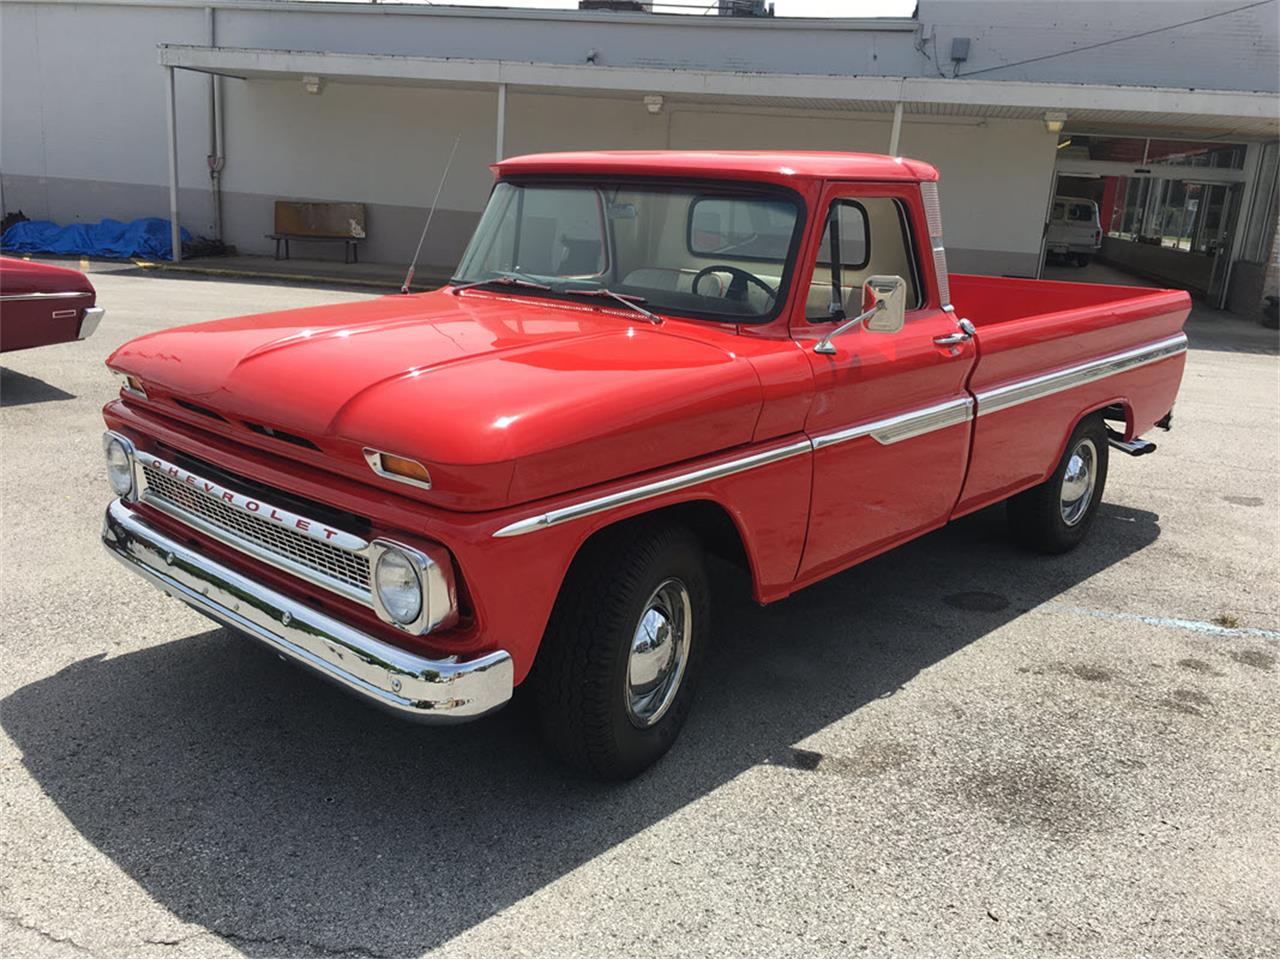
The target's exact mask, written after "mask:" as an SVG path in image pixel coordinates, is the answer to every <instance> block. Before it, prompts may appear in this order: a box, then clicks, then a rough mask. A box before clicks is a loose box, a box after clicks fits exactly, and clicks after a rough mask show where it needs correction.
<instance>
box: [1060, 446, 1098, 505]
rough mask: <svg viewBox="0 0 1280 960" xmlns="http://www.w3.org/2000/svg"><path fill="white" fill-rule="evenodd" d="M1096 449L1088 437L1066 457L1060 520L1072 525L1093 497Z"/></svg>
mask: <svg viewBox="0 0 1280 960" xmlns="http://www.w3.org/2000/svg"><path fill="white" fill-rule="evenodd" d="M1097 467H1098V449H1097V447H1095V446H1094V445H1093V441H1092V440H1089V439H1087V438H1086V439H1084V440H1081V441H1080V442H1079V443H1077V444H1076V446H1075V449H1074V450H1072V451H1071V456H1069V457H1067V469H1066V472H1065V473H1064V474H1063V475H1062V494H1061V498H1062V502H1061V504H1060V506H1061V509H1062V520H1063V522H1064V523H1065V524H1066V525H1067V526H1068V527H1074V526H1075V525H1076V524H1077V523H1079V522H1080V520H1081V519H1082V518H1083V517H1084V515H1085V512H1086V511H1087V510H1088V509H1089V501H1091V500H1092V499H1093V485H1094V480H1095V478H1096V477H1097V474H1098V470H1097Z"/></svg>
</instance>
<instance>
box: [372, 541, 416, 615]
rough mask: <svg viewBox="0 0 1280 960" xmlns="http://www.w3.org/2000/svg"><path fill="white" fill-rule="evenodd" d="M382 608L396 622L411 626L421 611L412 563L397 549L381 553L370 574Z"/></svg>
mask: <svg viewBox="0 0 1280 960" xmlns="http://www.w3.org/2000/svg"><path fill="white" fill-rule="evenodd" d="M373 581H374V586H375V587H376V588H377V591H378V599H379V600H380V601H382V608H383V609H384V610H386V611H387V614H388V615H389V616H390V617H391V619H393V620H395V621H396V623H413V621H415V620H417V619H418V614H419V613H421V612H422V583H421V582H420V581H419V580H418V571H417V570H415V569H414V567H413V563H411V562H410V560H409V558H408V557H406V556H405V555H404V554H403V553H401V552H400V551H399V550H394V549H387V550H384V551H383V552H382V553H381V554H380V555H379V557H378V564H377V566H376V567H375V569H374V571H373Z"/></svg>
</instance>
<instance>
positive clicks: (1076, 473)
mask: <svg viewBox="0 0 1280 960" xmlns="http://www.w3.org/2000/svg"><path fill="white" fill-rule="evenodd" d="M1107 454H1108V446H1107V428H1106V425H1105V424H1104V423H1103V421H1102V417H1101V416H1098V415H1094V416H1091V417H1088V418H1086V419H1085V420H1082V421H1081V422H1080V424H1079V425H1078V426H1077V427H1076V429H1075V431H1074V432H1073V433H1072V434H1071V439H1070V440H1068V441H1067V448H1066V451H1065V452H1064V453H1063V455H1062V459H1061V460H1059V461H1058V466H1057V468H1056V469H1055V470H1054V471H1053V474H1052V475H1051V476H1050V477H1049V479H1048V480H1046V481H1045V482H1044V483H1042V484H1040V485H1039V486H1035V487H1032V488H1031V489H1030V490H1026V491H1024V492H1022V493H1020V494H1018V495H1017V496H1014V497H1011V498H1010V499H1009V503H1008V514H1009V529H1010V532H1011V533H1012V534H1013V536H1014V538H1015V539H1016V540H1017V541H1018V542H1020V543H1021V544H1022V545H1023V546H1025V547H1028V548H1030V549H1032V550H1036V551H1039V552H1040V553H1065V552H1066V551H1068V550H1071V549H1072V548H1074V547H1075V546H1077V545H1078V544H1079V543H1080V541H1081V540H1083V539H1084V538H1085V536H1086V535H1087V534H1088V532H1089V528H1090V527H1091V526H1092V525H1093V519H1094V517H1095V516H1096V515H1097V512H1098V505H1099V504H1100V503H1101V502H1102V491H1103V489H1104V488H1105V487H1106V483H1107V460H1108V457H1107Z"/></svg>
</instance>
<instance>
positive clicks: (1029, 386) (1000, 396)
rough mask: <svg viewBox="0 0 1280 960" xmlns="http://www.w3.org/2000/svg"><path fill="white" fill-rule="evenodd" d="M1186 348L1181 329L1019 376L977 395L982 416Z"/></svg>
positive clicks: (1175, 354) (1183, 350)
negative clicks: (1037, 373) (1092, 357)
mask: <svg viewBox="0 0 1280 960" xmlns="http://www.w3.org/2000/svg"><path fill="white" fill-rule="evenodd" d="M1186 350H1187V336H1186V334H1184V333H1180V334H1178V335H1177V336H1175V337H1169V338H1168V339H1165V340H1158V341H1156V342H1155V343H1149V344H1146V345H1145V346H1142V347H1136V348H1134V349H1133V350H1126V351H1124V352H1123V353H1115V354H1112V355H1111V356H1108V357H1101V358H1099V359H1097V360H1090V361H1089V362H1088V363H1081V364H1077V365H1076V366H1074V367H1066V368H1064V369H1062V370H1055V371H1053V372H1051V373H1045V374H1041V375H1040V376H1038V377H1032V378H1030V379H1028V380H1019V381H1017V382H1015V383H1009V384H1005V385H1004V386H1003V387H995V388H993V389H991V390H983V391H981V392H980V393H978V395H977V397H978V416H980V417H981V416H982V415H983V414H987V413H995V412H997V411H999V410H1006V409H1008V408H1009V407H1015V406H1017V405H1018V404H1022V403H1028V402H1030V401H1032V400H1039V399H1040V398H1041V397H1048V396H1051V395H1052V394H1055V393H1061V392H1062V391H1063V390H1070V389H1072V388H1073V387H1079V386H1083V385H1084V384H1086V383H1093V382H1094V381H1095V380H1102V379H1103V378H1105V377H1110V376H1114V375H1115V374H1117V373H1123V372H1124V371H1126V370H1133V369H1134V368H1136V367H1142V366H1146V365H1147V364H1148V363H1155V362H1157V361H1159V360H1165V359H1167V358H1169V357H1175V356H1177V355H1178V354H1180V353H1185V352H1186Z"/></svg>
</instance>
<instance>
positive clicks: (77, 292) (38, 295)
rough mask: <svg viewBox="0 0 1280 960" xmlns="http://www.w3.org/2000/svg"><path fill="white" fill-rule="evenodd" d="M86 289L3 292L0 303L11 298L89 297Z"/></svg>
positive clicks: (52, 298) (11, 299)
mask: <svg viewBox="0 0 1280 960" xmlns="http://www.w3.org/2000/svg"><path fill="white" fill-rule="evenodd" d="M91 296H93V294H91V293H90V292H89V291H88V290H66V291H59V292H53V293H4V294H0V303H9V302H10V301H13V300H69V299H71V298H72V297H91Z"/></svg>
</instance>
